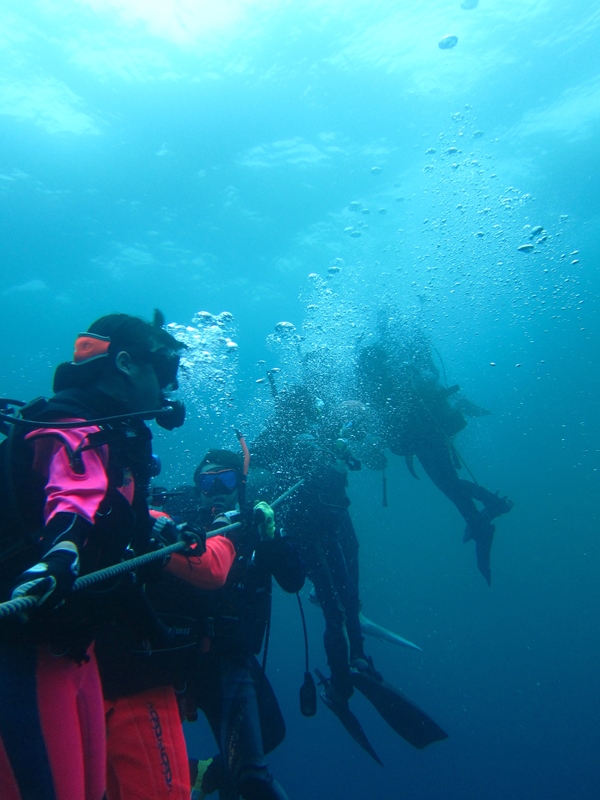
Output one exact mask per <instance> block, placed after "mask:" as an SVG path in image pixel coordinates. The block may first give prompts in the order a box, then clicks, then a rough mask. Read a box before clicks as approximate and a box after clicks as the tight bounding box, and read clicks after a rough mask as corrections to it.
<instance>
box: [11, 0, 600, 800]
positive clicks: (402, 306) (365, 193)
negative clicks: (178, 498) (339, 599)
mask: <svg viewBox="0 0 600 800" xmlns="http://www.w3.org/2000/svg"><path fill="white" fill-rule="evenodd" d="M599 36H600V7H599V6H598V3H597V2H594V1H593V0H569V2H568V3H565V2H559V0H480V1H479V2H477V1H476V0H463V2H462V3H461V0H418V1H417V0H413V2H409V1H408V0H395V2H392V1H391V0H381V2H378V0H346V2H340V1H339V0H303V1H302V2H299V1H298V0H290V2H285V1H284V0H231V1H228V0H220V2H212V3H211V2H205V1H204V0H28V2H27V3H19V2H16V1H14V0H4V2H3V3H2V4H1V7H0V64H1V68H0V116H1V120H0V213H1V221H0V225H1V228H0V267H1V269H0V320H1V322H0V325H1V344H0V352H1V354H2V355H1V359H0V376H1V381H2V384H1V385H2V392H1V394H2V395H4V396H8V397H17V398H22V399H30V398H32V397H34V396H36V395H40V394H46V395H47V394H48V393H49V392H50V387H51V377H52V372H53V368H54V366H55V365H56V364H57V363H58V362H59V361H63V360H66V359H68V358H70V355H71V352H72V345H73V341H74V338H75V335H76V334H77V333H78V332H79V331H81V330H84V329H85V328H87V327H88V325H89V324H90V323H91V322H92V321H93V320H94V319H95V318H97V317H99V316H101V315H103V314H106V313H110V312H113V311H124V312H127V313H134V314H140V315H141V316H144V317H145V318H149V317H150V316H151V314H152V309H153V308H155V307H159V308H161V309H162V310H163V311H164V312H165V314H166V316H167V319H168V320H169V321H170V322H171V323H173V326H182V327H176V330H179V331H181V332H182V335H183V336H185V337H186V340H187V341H188V343H189V344H190V350H189V351H188V354H187V355H186V359H185V362H186V363H185V364H184V368H183V370H182V387H181V390H180V394H181V396H182V397H183V398H184V399H185V400H186V403H187V405H188V420H187V422H186V425H185V427H184V428H183V429H181V430H178V431H175V432H173V433H171V434H166V433H165V432H157V433H156V447H157V452H158V453H159V455H160V456H161V459H162V461H163V465H164V468H163V476H162V477H161V482H164V483H166V484H167V485H173V484H174V483H175V482H181V481H182V480H183V481H185V480H189V478H190V477H191V474H192V471H193V469H194V467H195V466H196V464H197V463H198V461H199V458H200V457H201V455H202V454H203V452H204V451H205V449H206V448H207V447H209V446H216V445H219V446H226V447H232V448H233V447H235V437H234V436H233V433H232V431H231V425H232V424H233V425H235V426H237V427H241V428H242V429H243V430H244V431H245V432H246V433H247V434H248V436H249V437H250V438H251V437H252V436H253V435H255V434H256V433H258V431H259V430H260V428H261V425H262V423H263V422H264V419H265V418H266V416H267V415H268V414H269V413H270V411H271V410H272V399H271V398H270V395H269V390H268V383H265V382H260V383H257V381H260V380H261V379H264V377H265V368H272V367H278V368H279V369H280V370H281V371H280V373H278V375H277V381H278V383H279V385H280V386H284V385H286V384H287V385H290V384H293V383H294V382H295V381H296V380H298V379H299V376H300V371H299V370H300V364H301V362H302V359H303V358H304V357H306V356H307V355H310V354H316V357H317V358H319V359H321V360H322V363H324V364H330V376H331V383H330V384H329V385H328V386H327V387H324V390H325V389H326V390H327V391H328V392H329V393H331V392H332V387H333V392H334V393H335V391H336V387H337V391H338V394H339V398H340V399H348V397H347V396H345V394H344V392H345V390H346V386H345V384H344V383H343V381H341V379H340V383H339V387H338V384H337V383H336V381H337V380H338V379H339V378H340V376H341V375H343V374H345V373H346V372H348V371H349V370H350V371H351V369H352V364H353V358H354V355H355V351H356V347H357V343H358V342H360V341H361V340H362V338H364V337H365V336H368V334H369V331H372V330H373V329H374V327H373V326H374V325H375V324H376V320H377V318H378V314H381V313H390V310H391V312H393V313H394V314H400V315H403V316H404V317H405V318H406V319H408V320H410V321H411V324H414V325H415V326H416V327H418V328H419V329H420V330H423V331H424V332H425V333H426V335H427V336H428V337H430V339H431V342H432V345H433V346H434V347H435V348H436V350H437V351H439V355H440V357H441V360H442V362H443V365H444V368H445V371H446V374H447V380H448V383H449V384H454V383H458V384H460V386H461V388H462V389H463V390H464V392H465V394H466V395H467V396H468V397H469V398H470V399H471V400H473V401H474V402H476V403H478V404H481V405H482V406H485V407H486V408H488V409H490V410H491V411H492V415H491V416H489V417H483V418H481V419H477V420H472V421H470V423H469V426H468V428H467V429H466V430H465V431H463V432H462V433H460V434H459V436H458V437H457V441H456V444H457V446H458V448H459V450H460V452H461V455H462V456H463V458H464V460H465V462H466V463H467V464H468V465H469V467H470V468H471V470H472V471H473V473H474V474H475V476H476V478H477V480H478V481H480V482H481V483H482V484H483V485H485V486H488V487H489V488H491V489H493V490H496V489H499V490H500V493H501V494H506V495H508V496H509V497H510V498H511V499H512V500H513V501H514V503H515V505H514V508H513V510H512V512H511V513H510V514H509V515H507V516H505V517H503V518H502V519H500V520H498V523H497V533H496V537H495V543H494V549H493V554H492V567H493V584H492V588H491V589H488V587H487V586H486V584H485V582H484V581H483V579H482V578H481V576H480V575H479V573H478V571H477V569H476V566H475V556H474V553H473V550H472V545H470V544H467V545H463V544H462V543H461V538H462V520H461V519H460V517H459V515H458V513H457V512H456V510H455V509H454V507H453V506H452V505H451V503H450V502H449V501H448V500H447V499H446V498H445V497H443V496H442V495H441V494H440V493H439V492H438V491H437V490H436V489H435V487H433V485H432V484H431V483H430V482H429V480H428V479H427V478H426V476H425V475H424V473H423V471H422V470H420V468H419V466H418V465H417V473H418V474H419V475H420V480H418V481H416V480H415V479H414V477H412V476H411V475H410V474H409V472H408V471H407V469H406V467H405V464H404V462H403V460H402V459H399V458H397V457H394V456H390V459H389V461H390V463H389V468H388V474H387V484H388V500H389V505H388V507H387V508H383V507H382V502H381V494H382V489H381V474H380V473H377V472H372V471H369V470H362V471H361V472H359V473H355V474H352V475H351V483H350V489H349V493H350V497H351V499H352V506H351V513H352V516H353V519H354V522H355V525H356V528H357V532H358V536H359V540H360V542H361V569H362V574H361V591H362V597H363V602H364V611H365V614H366V615H367V616H368V617H370V618H372V619H374V620H376V621H377V622H378V623H379V624H381V625H384V626H385V627H387V628H391V629H392V630H395V631H397V632H399V633H401V634H402V635H403V636H406V637H407V638H409V639H411V640H412V641H414V642H416V643H417V644H419V645H420V646H421V647H422V649H423V652H422V653H417V652H414V651H409V650H399V649H395V648H394V647H393V646H391V645H389V644H385V643H383V642H380V641H376V640H373V641H368V642H367V645H368V652H370V653H371V654H372V655H373V657H374V659H375V664H376V665H377V667H378V669H380V670H381V671H382V672H383V673H384V675H385V676H386V678H387V679H388V680H389V681H390V682H392V683H394V684H396V685H398V686H399V687H401V688H402V689H403V690H404V691H405V692H406V693H407V694H408V695H409V696H410V697H411V698H413V699H414V700H415V701H416V702H418V703H419V704H420V705H421V706H423V707H424V708H425V709H426V710H427V711H428V712H429V713H430V714H431V715H432V716H433V717H434V718H435V719H436V720H437V721H438V722H439V723H440V724H441V725H442V726H443V727H444V729H445V730H447V731H448V733H449V739H448V740H447V741H445V742H442V743H439V744H435V745H433V746H431V747H429V748H428V749H426V750H425V751H423V752H419V751H416V750H413V749H412V748H411V747H410V746H409V745H407V744H406V743H405V742H403V741H402V740H400V739H399V738H398V737H397V736H396V735H395V734H393V733H392V732H391V731H390V729H389V728H388V727H387V726H386V725H385V723H384V722H383V721H382V720H381V719H380V718H379V717H378V716H377V714H376V713H375V711H374V710H373V709H372V708H371V707H370V706H369V705H368V704H367V703H366V702H365V701H364V700H363V699H362V698H361V697H360V696H359V697H355V698H353V700H352V706H353V708H354V710H355V712H356V714H357V715H358V716H359V718H360V720H361V722H362V723H363V727H364V728H365V730H366V732H367V734H368V736H369V738H370V739H371V742H372V743H373V745H374V747H375V749H376V750H377V751H378V753H379V755H380V757H381V759H382V760H383V762H384V764H385V767H384V768H383V769H382V768H381V767H379V766H377V765H376V764H375V763H374V762H372V761H371V760H370V759H369V757H368V756H367V755H366V754H364V753H363V752H362V751H361V750H360V749H359V748H358V747H357V745H356V744H355V743H354V742H352V740H351V739H350V737H349V736H348V735H347V733H346V732H345V731H344V730H343V728H342V727H341V725H340V724H339V722H338V721H337V720H336V719H335V717H334V716H333V715H332V714H330V713H329V711H328V710H327V709H326V708H325V707H324V706H323V705H322V704H321V706H320V708H319V712H318V714H317V716H316V717H315V718H313V719H304V718H302V717H301V716H300V713H299V710H298V700H297V695H298V689H299V686H300V683H301V682H302V677H303V669H304V664H303V659H304V651H303V644H302V630H301V625H300V619H299V616H298V612H297V608H296V600H295V598H293V597H289V596H286V595H284V594H283V593H282V592H280V591H279V590H277V591H276V592H275V597H274V613H273V627H272V633H271V643H270V650H269V659H268V674H269V676H270V677H271V680H272V682H273V684H274V686H275V689H276V692H277V694H278V697H279V699H280V702H281V705H282V708H283V711H284V715H285V717H286V721H287V725H288V735H287V739H286V741H285V742H284V743H283V744H282V745H281V747H280V748H279V750H278V751H277V752H275V753H274V754H272V756H271V757H270V764H271V766H272V768H273V771H274V773H275V775H276V776H277V778H278V780H279V781H280V782H281V783H282V785H283V786H284V787H285V789H286V791H287V792H288V793H289V795H290V799H291V800H296V799H299V798H302V797H331V798H336V800H337V798H340V800H341V799H342V798H343V799H344V800H347V799H348V800H358V798H364V797H377V798H379V797H406V798H419V799H420V800H442V799H444V800H446V799H448V800H454V799H455V798H456V799H457V800H458V798H460V800H507V799H508V798H510V800H521V799H525V798H532V799H536V800H537V798H540V800H541V799H542V798H543V800H559V799H560V800H562V799H563V798H578V799H579V798H580V799H581V800H587V798H597V797H599V796H600V776H599V769H598V744H599V743H600V731H599V712H598V708H599V699H600V698H599V678H598V673H599V671H598V661H599V659H600V641H599V626H598V610H599V602H598V601H599V589H598V585H599V570H598V567H599V545H598V517H599V514H598V498H599V492H598V489H599V478H600V473H599V471H598V466H599V434H600V423H599V419H598V401H597V396H598V391H599V389H600V383H599V378H598V345H597V342H598V334H599V327H600V326H599V314H598V311H599V282H600V276H599V275H598V267H599V264H600V256H599V252H600V147H599V146H598V145H599V142H600V59H599V57H598V40H599ZM447 37H456V42H454V40H453V39H448V38H447ZM440 44H441V45H442V46H440ZM449 44H450V45H453V46H450V47H448V45H449ZM199 311H207V312H209V314H208V315H200V316H197V312H199ZM221 312H228V313H227V314H221ZM219 315H221V316H219ZM230 315H232V317H233V319H232V318H231V317H230ZM281 322H289V323H291V326H281V325H280V323H281ZM292 326H293V327H292ZM304 595H305V599H306V600H307V599H308V598H307V596H308V589H306V590H305V592H304ZM305 605H306V614H307V620H308V625H309V635H310V645H311V665H312V666H313V667H314V666H317V667H320V668H321V669H324V668H325V666H326V663H325V656H324V652H323V648H322V643H321V635H322V626H323V623H322V619H321V613H320V611H319V610H318V609H317V608H315V607H313V606H309V604H308V603H306V604H305ZM188 734H189V742H190V751H191V755H194V756H196V757H198V756H200V757H207V756H208V755H211V754H212V753H213V751H214V749H215V748H214V744H213V742H212V740H211V738H210V736H209V735H208V733H207V731H206V728H205V727H204V726H203V725H201V724H198V725H197V726H195V727H194V726H189V728H188Z"/></svg>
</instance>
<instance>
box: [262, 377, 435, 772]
mask: <svg viewBox="0 0 600 800" xmlns="http://www.w3.org/2000/svg"><path fill="white" fill-rule="evenodd" d="M364 414H365V409H364V406H363V405H362V404H361V403H353V402H352V401H349V402H346V403H343V404H341V405H340V406H339V407H338V408H337V409H335V410H334V411H333V412H331V413H328V412H327V410H326V409H325V407H324V403H323V402H322V401H320V400H319V399H318V398H316V397H315V396H314V395H313V394H312V393H311V392H310V391H309V390H308V389H307V388H306V387H304V386H302V385H300V386H295V387H292V388H290V389H287V390H284V391H281V392H279V393H278V394H277V395H276V397H275V413H274V414H273V415H272V417H271V418H270V419H269V420H268V421H267V424H266V426H265V428H264V429H263V431H262V432H261V433H260V434H259V436H258V437H257V438H256V440H255V441H254V442H253V444H252V445H251V448H250V449H251V453H252V461H253V465H255V466H257V467H261V468H263V469H266V470H269V471H270V473H271V476H272V479H273V480H274V481H275V482H276V483H277V484H278V488H283V485H288V486H289V485H290V484H292V483H294V482H295V481H297V480H299V479H302V480H303V484H302V486H301V487H300V488H299V489H298V490H297V491H296V492H295V493H294V494H293V495H292V496H291V497H290V498H289V499H288V501H287V502H286V504H285V508H284V509H282V518H283V526H284V530H285V531H286V533H287V534H288V535H289V536H291V537H292V539H293V540H294V541H295V542H296V544H297V546H298V548H299V550H300V553H301V555H302V559H303V561H304V563H305V564H306V568H307V574H308V577H309V579H310V581H311V582H312V584H313V587H314V591H315V595H316V599H317V602H318V604H319V605H320V606H321V610H322V612H323V616H324V618H325V634H324V646H325V653H326V655H327V663H328V665H329V669H330V676H329V677H325V676H323V675H322V674H321V673H320V672H318V671H316V672H317V675H318V677H319V679H320V681H321V685H322V687H323V689H322V693H321V697H322V699H323V702H324V703H325V704H326V705H327V706H328V708H330V709H331V710H332V711H333V712H334V713H335V714H336V716H338V718H339V719H340V721H341V722H342V724H343V725H344V726H345V727H346V729H347V730H348V731H349V733H350V734H351V735H352V736H353V738H354V739H355V740H356V741H357V742H358V743H359V744H360V745H361V746H362V747H363V748H364V749H365V750H366V751H367V752H368V753H369V754H370V755H371V756H372V757H373V758H374V759H375V760H376V761H378V762H379V763H381V762H380V761H379V758H378V756H377V754H376V753H375V751H374V750H373V748H372V746H371V744H370V743H369V741H368V739H367V737H366V735H365V733H364V731H363V730H362V727H361V725H360V723H359V721H358V720H357V718H356V717H355V716H354V714H353V713H352V711H351V710H350V708H349V705H348V701H349V699H350V697H351V696H352V694H353V692H354V689H358V690H359V691H360V692H361V693H362V694H364V695H365V697H367V699H368V700H370V702H371V703H372V704H373V705H374V706H375V708H376V709H377V710H378V711H379V713H380V714H381V715H382V717H383V718H384V719H385V720H386V722H388V724H389V725H390V726H391V727H392V728H393V729H394V730H395V731H396V732H398V733H399V734H400V735H401V736H403V737H404V738H405V739H407V741H409V742H411V743H412V744H413V745H414V746H415V747H425V746H426V745H427V744H430V743H431V742H433V741H437V740H439V739H444V738H446V734H445V733H444V731H442V730H441V728H440V727H439V726H438V725H437V724H436V723H435V722H434V721H433V720H431V718H429V717H428V716H427V715H426V714H425V712H423V711H421V710H420V709H418V708H417V707H416V706H414V704H412V703H411V701H409V700H408V699H407V698H405V697H404V695H402V693H401V692H399V691H398V690H396V689H395V688H394V687H392V686H391V685H389V684H387V683H386V682H385V681H384V680H383V678H382V676H381V675H380V674H379V672H377V670H376V669H375V667H374V665H373V660H372V658H371V657H369V656H367V655H366V654H365V650H364V639H363V631H362V626H361V615H360V609H361V603H360V595H359V558H358V551H359V545H358V538H357V536H356V532H355V529H354V525H353V524H352V519H351V517H350V513H349V511H348V507H349V505H350V499H349V497H348V495H347V493H346V487H347V485H348V471H350V470H352V471H355V470H359V469H360V468H361V463H360V461H358V460H357V459H356V458H355V457H354V456H353V454H352V451H351V449H350V441H351V440H352V439H353V438H356V439H361V438H362V437H363V435H364V434H366V431H364V426H363V423H364V419H362V417H363V416H364ZM365 623H368V620H366V619H365ZM373 627H374V628H378V626H373ZM378 630H379V631H382V630H383V629H381V628H378ZM386 633H387V632H386ZM402 641H403V642H405V640H402ZM407 645H408V646H411V643H407Z"/></svg>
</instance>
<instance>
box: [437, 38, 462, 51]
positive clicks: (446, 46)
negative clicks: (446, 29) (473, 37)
mask: <svg viewBox="0 0 600 800" xmlns="http://www.w3.org/2000/svg"><path fill="white" fill-rule="evenodd" d="M457 44H458V36H444V38H443V39H440V41H439V42H438V47H439V48H440V50H452V48H453V47H456V45H457Z"/></svg>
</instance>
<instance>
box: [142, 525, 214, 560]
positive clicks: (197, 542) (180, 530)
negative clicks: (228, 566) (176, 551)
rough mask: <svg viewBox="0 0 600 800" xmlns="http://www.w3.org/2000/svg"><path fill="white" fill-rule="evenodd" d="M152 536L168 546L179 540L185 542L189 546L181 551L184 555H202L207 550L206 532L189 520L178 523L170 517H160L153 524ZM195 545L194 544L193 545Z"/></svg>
mask: <svg viewBox="0 0 600 800" xmlns="http://www.w3.org/2000/svg"><path fill="white" fill-rule="evenodd" d="M152 537H153V538H154V539H155V540H156V541H157V542H159V543H160V544H162V545H163V546H164V547H168V546H169V545H172V544H177V543H178V542H185V543H186V544H187V545H188V547H187V548H186V549H185V550H181V551H180V552H181V553H183V555H186V556H189V555H194V556H201V555H202V553H204V552H206V534H205V533H204V531H202V530H200V529H199V528H195V527H194V526H193V525H190V524H189V523H187V522H182V523H181V524H180V525H176V524H175V522H174V521H173V520H172V519H171V518H170V517H159V518H158V519H157V520H156V522H155V523H154V525H153V526H152ZM193 545H194V546H193Z"/></svg>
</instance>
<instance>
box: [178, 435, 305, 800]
mask: <svg viewBox="0 0 600 800" xmlns="http://www.w3.org/2000/svg"><path fill="white" fill-rule="evenodd" d="M240 443H241V444H242V448H243V449H244V448H245V442H244V441H243V439H242V438H241V439H240ZM248 466H249V454H248V452H247V449H246V451H245V454H244V456H242V455H241V454H238V453H234V452H232V451H229V450H209V452H208V453H207V454H206V455H205V456H204V458H203V459H202V461H201V462H200V464H199V465H198V468H197V469H196V472H195V474H194V491H193V492H190V491H182V490H181V489H178V490H175V492H174V493H173V494H174V497H173V498H172V499H171V500H170V499H169V497H168V493H167V500H166V503H165V505H164V506H163V508H164V510H165V511H166V512H167V513H170V514H172V515H173V517H174V518H175V519H178V518H179V517H180V516H181V515H184V516H185V517H187V518H188V519H192V520H193V522H194V523H195V524H196V525H198V526H199V527H201V528H202V529H203V530H204V531H205V532H206V535H207V541H210V540H211V537H212V536H213V535H218V534H219V530H221V529H222V528H223V526H227V527H229V526H230V525H235V524H238V528H237V530H235V531H231V532H230V533H228V534H227V535H228V537H231V538H232V540H233V542H234V544H235V549H236V559H235V561H234V564H233V566H232V568H231V570H230V573H229V576H228V578H227V582H226V584H225V586H224V588H223V589H221V590H219V591H217V592H211V593H205V594H204V595H203V596H202V597H201V598H200V601H199V603H198V605H197V607H196V613H197V614H198V616H199V618H200V619H201V620H202V622H203V626H204V629H203V636H202V650H203V654H202V657H201V658H200V659H199V661H198V664H197V666H196V668H195V671H194V675H193V678H190V681H189V683H188V689H187V692H186V696H187V699H186V701H185V705H186V708H187V713H188V715H189V716H191V717H192V718H193V717H194V715H195V709H196V707H197V708H200V709H201V710H202V711H203V712H204V714H205V716H206V718H207V720H208V723H209V725H210V727H211V729H212V732H213V735H214V737H215V740H216V742H217V744H218V746H219V755H218V756H216V757H215V758H214V759H209V761H207V762H200V766H201V769H200V770H199V772H198V775H197V778H196V781H195V784H196V785H195V787H194V791H195V792H196V796H198V797H203V796H205V794H207V793H209V792H212V791H214V790H216V789H217V788H218V790H219V796H220V798H221V800H234V798H237V797H238V796H241V797H242V798H244V800H286V799H287V795H286V793H285V792H284V790H283V789H282V788H281V786H280V785H279V784H278V783H277V781H276V780H274V778H273V776H272V775H271V773H270V771H269V768H268V766H267V763H266V760H265V754H267V753H269V752H271V751H272V750H273V749H275V747H277V746H278V745H279V744H280V743H281V741H282V740H283V738H284V736H285V723H284V721H283V718H282V716H281V712H280V710H279V706H278V704H277V700H276V698H275V695H274V693H273V690H272V689H271V686H270V684H269V681H268V679H267V677H266V675H265V671H264V667H265V662H264V659H265V653H263V665H262V667H261V666H260V665H259V663H258V661H257V659H256V655H257V654H258V653H259V652H260V650H261V648H262V647H263V642H265V636H267V637H268V629H269V622H270V616H271V585H272V577H274V578H275V580H276V581H277V583H278V584H279V585H280V586H281V588H282V589H283V590H284V591H286V592H290V593H296V592H299V591H300V589H301V588H302V586H303V585H304V580H305V569H304V565H303V564H302V561H301V560H300V557H299V554H298V551H297V549H296V548H295V546H294V545H293V544H292V542H291V540H290V539H289V538H287V537H285V536H282V535H281V532H280V531H278V530H277V529H276V527H275V520H274V514H273V510H272V509H271V507H270V506H269V505H268V504H267V503H266V502H264V501H260V502H258V503H256V504H255V505H254V507H252V506H250V507H248V506H247V504H246V497H245V495H246V480H247V474H248ZM194 498H195V509H194V508H193V507H192V505H193V502H194ZM194 511H195V515H194V516H191V514H193V513H194ZM267 646H268V639H267V641H266V642H265V643H264V647H265V651H266V648H267Z"/></svg>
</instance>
